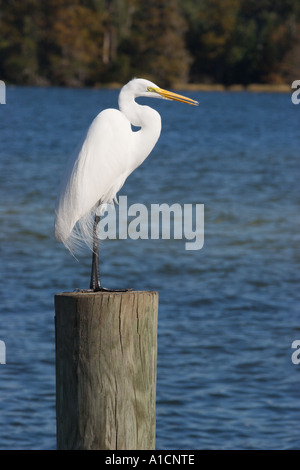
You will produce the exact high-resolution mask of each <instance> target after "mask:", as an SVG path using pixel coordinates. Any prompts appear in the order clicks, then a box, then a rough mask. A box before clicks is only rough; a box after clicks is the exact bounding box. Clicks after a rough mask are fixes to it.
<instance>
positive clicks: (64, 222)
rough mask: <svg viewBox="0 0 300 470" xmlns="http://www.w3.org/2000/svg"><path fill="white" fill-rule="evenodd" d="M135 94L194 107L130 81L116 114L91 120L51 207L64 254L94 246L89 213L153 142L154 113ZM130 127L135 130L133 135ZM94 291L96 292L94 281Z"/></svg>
mask: <svg viewBox="0 0 300 470" xmlns="http://www.w3.org/2000/svg"><path fill="white" fill-rule="evenodd" d="M138 96H147V97H150V98H166V99H173V100H177V101H183V102H186V103H189V104H195V105H196V104H197V102H196V101H194V100H191V99H190V98H186V97H183V96H181V95H177V94H175V93H172V92H169V91H166V90H162V89H161V88H159V87H157V85H155V84H154V83H152V82H150V81H149V80H144V79H134V80H131V81H130V82H129V83H128V84H127V85H125V86H124V87H123V88H122V90H121V92H120V95H119V108H120V110H117V109H107V110H104V111H102V112H100V113H99V114H98V116H96V118H95V119H94V121H93V122H92V124H91V126H90V127H89V129H88V131H87V134H86V136H85V138H84V140H83V142H82V144H81V146H80V147H79V150H78V151H77V152H75V154H74V155H73V156H72V158H71V159H70V160H69V162H68V165H67V168H66V170H65V173H64V176H63V179H62V183H61V189H60V193H59V197H58V199H57V204H56V210H55V238H56V239H57V240H58V241H60V242H63V243H64V244H65V246H66V247H67V248H68V249H69V250H70V251H73V249H74V248H75V247H76V244H77V243H78V242H85V243H87V244H88V245H89V246H91V242H93V243H94V247H95V240H94V238H95V230H94V231H93V223H94V220H93V219H94V216H95V214H98V215H101V213H103V211H105V208H106V205H107V204H111V203H113V201H114V200H115V199H116V195H117V193H118V191H119V190H120V189H121V188H122V186H123V184H124V182H125V180H126V179H127V177H128V176H129V175H130V174H131V173H132V172H133V171H134V170H135V169H136V168H137V167H138V166H139V165H141V163H142V162H143V161H144V160H145V158H147V156H148V155H149V153H150V152H151V150H152V149H153V147H154V146H155V144H156V142H157V140H158V138H159V135H160V132H161V118H160V115H159V113H158V112H157V111H155V110H154V109H152V108H150V107H149V106H142V105H140V104H138V103H136V101H135V98H137V97H138ZM131 125H134V126H137V127H140V129H139V130H138V131H133V130H132V127H131ZM97 256H98V253H97ZM93 262H94V258H93ZM92 274H93V273H92ZM96 277H97V276H96ZM91 284H92V281H91ZM95 290H102V289H101V288H100V282H99V285H98V289H95Z"/></svg>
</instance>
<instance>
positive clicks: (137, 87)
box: [124, 78, 199, 106]
mask: <svg viewBox="0 0 300 470" xmlns="http://www.w3.org/2000/svg"><path fill="white" fill-rule="evenodd" d="M125 87H126V91H127V90H128V91H131V92H132V94H133V95H134V97H135V98H137V97H139V96H146V97H148V98H163V99H167V100H175V101H180V102H182V103H187V104H191V105H194V106H198V104H199V103H198V101H195V100H192V99H191V98H187V97H186V96H182V95H178V94H177V93H173V92H172V91H168V90H164V89H163V88H160V87H158V86H157V85H155V83H153V82H150V81H149V80H145V79H144V78H134V79H133V80H131V81H130V82H129V83H128V84H127V85H125ZM125 87H124V88H125Z"/></svg>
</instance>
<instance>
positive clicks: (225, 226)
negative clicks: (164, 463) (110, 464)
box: [0, 87, 300, 450]
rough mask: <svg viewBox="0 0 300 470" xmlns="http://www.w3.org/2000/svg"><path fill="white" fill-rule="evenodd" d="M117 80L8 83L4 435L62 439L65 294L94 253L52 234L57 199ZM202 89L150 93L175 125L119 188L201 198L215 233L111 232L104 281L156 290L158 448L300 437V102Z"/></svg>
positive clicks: (2, 169)
mask: <svg viewBox="0 0 300 470" xmlns="http://www.w3.org/2000/svg"><path fill="white" fill-rule="evenodd" d="M186 94H187V93H186ZM117 95H118V92H117V91H114V90H106V91H105V90H100V91H99V90H72V89H58V88H53V89H51V88H50V89H43V88H40V89H38V88H21V87H20V88H18V87H11V88H8V90H7V100H6V101H7V104H6V105H1V106H0V118H1V129H0V139H1V140H0V180H1V184H0V197H1V199H0V201H1V212H0V220H1V231H0V241H1V243H0V251H1V265H0V269H1V280H2V281H1V287H0V288H1V292H0V299H1V302H0V305H1V307H0V308H1V316H0V322H1V323H0V340H2V341H4V342H5V345H6V361H7V363H6V364H2V365H0V449H55V447H56V437H55V435H56V424H55V350H54V341H55V338H54V306H53V298H54V294H55V293H58V292H63V291H72V290H74V289H75V288H77V287H80V288H85V287H88V283H89V274H90V253H89V252H88V251H87V250H86V251H83V252H82V253H81V254H80V255H79V256H78V261H76V260H75V259H74V258H73V257H72V256H70V254H69V253H68V252H67V251H66V250H65V248H64V247H63V246H62V245H60V244H59V243H57V242H56V241H55V240H54V238H53V212H54V203H55V198H56V194H57V190H58V184H59V178H60V174H61V172H62V170H63V168H64V166H65V163H66V159H67V157H68V156H69V154H70V152H71V151H72V150H73V148H74V147H75V146H76V145H77V142H78V141H79V140H80V138H81V136H82V134H83V132H84V131H85V129H86V128H87V127H88V125H89V123H90V122H91V120H92V119H93V117H94V116H95V115H96V114H97V113H98V112H99V111H100V110H101V109H103V108H105V107H115V106H116V104H117ZM189 96H191V97H192V98H195V99H197V100H199V102H200V106H199V107H198V108H195V107H190V106H186V105H183V104H180V103H171V102H166V101H159V100H153V102H152V101H151V105H153V107H155V108H156V109H157V110H158V111H159V112H160V113H161V115H162V121H163V129H162V135H161V137H160V139H159V141H158V144H157V145H156V147H155V149H154V151H153V152H152V154H151V156H150V157H149V158H148V159H147V160H146V161H145V162H144V164H143V165H142V166H141V167H140V168H139V169H138V170H137V171H136V172H135V173H134V174H132V175H131V176H130V178H129V179H128V180H127V182H126V184H125V185H124V187H123V189H122V190H121V193H120V194H121V195H127V196H128V204H133V203H137V202H138V203H143V204H147V205H149V204H151V203H163V202H165V203H167V204H173V203H175V202H177V203H180V204H182V205H183V204H186V203H192V204H196V203H199V204H204V205H205V241H204V246H203V248H202V249H201V250H199V251H186V250H185V249H184V240H172V239H171V240H130V239H128V240H115V241H114V240H107V241H105V242H104V243H103V246H102V250H101V256H102V277H103V283H104V284H105V285H106V286H108V287H114V286H116V285H117V286H118V287H122V286H124V287H134V288H136V289H139V290H142V289H149V290H158V291H159V299H160V303H159V323H158V371H157V439H156V446H157V449H170V450H178V449H191V450H196V449H297V448H300V437H299V436H300V424H299V423H300V375H299V372H300V364H299V365H295V364H293V363H292V361H291V355H292V352H293V350H292V349H291V344H292V342H293V341H294V340H295V339H300V319H299V300H300V294H299V272H300V271H299V260H300V256H299V238H300V237H299V202H300V201H299V189H298V188H299V149H300V134H299V117H300V106H295V105H293V104H292V102H291V99H290V96H289V95H288V94H254V93H247V92H239V93H200V92H199V93H196V92H193V93H189ZM154 101H155V102H154ZM149 104H150V103H149Z"/></svg>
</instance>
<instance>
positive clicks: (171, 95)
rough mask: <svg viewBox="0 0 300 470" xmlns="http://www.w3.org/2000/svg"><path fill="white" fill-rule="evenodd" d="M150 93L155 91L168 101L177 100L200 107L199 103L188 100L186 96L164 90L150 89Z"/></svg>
mask: <svg viewBox="0 0 300 470" xmlns="http://www.w3.org/2000/svg"><path fill="white" fill-rule="evenodd" d="M148 91H152V92H153V91H154V92H155V93H158V94H159V95H160V96H161V97H162V98H166V99H167V100H175V101H180V102H181V103H187V104H192V105H193V106H198V104H199V103H198V101H195V100H192V99H191V98H187V97H186V96H182V95H178V94H177V93H173V92H172V91H168V90H163V89H162V88H148Z"/></svg>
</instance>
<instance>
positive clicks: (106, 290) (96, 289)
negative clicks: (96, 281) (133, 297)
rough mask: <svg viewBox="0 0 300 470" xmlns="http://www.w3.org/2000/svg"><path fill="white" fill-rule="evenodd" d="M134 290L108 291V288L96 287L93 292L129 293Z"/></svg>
mask: <svg viewBox="0 0 300 470" xmlns="http://www.w3.org/2000/svg"><path fill="white" fill-rule="evenodd" d="M129 291H133V289H108V288H107V287H102V286H96V287H95V289H94V291H93V292H129Z"/></svg>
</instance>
